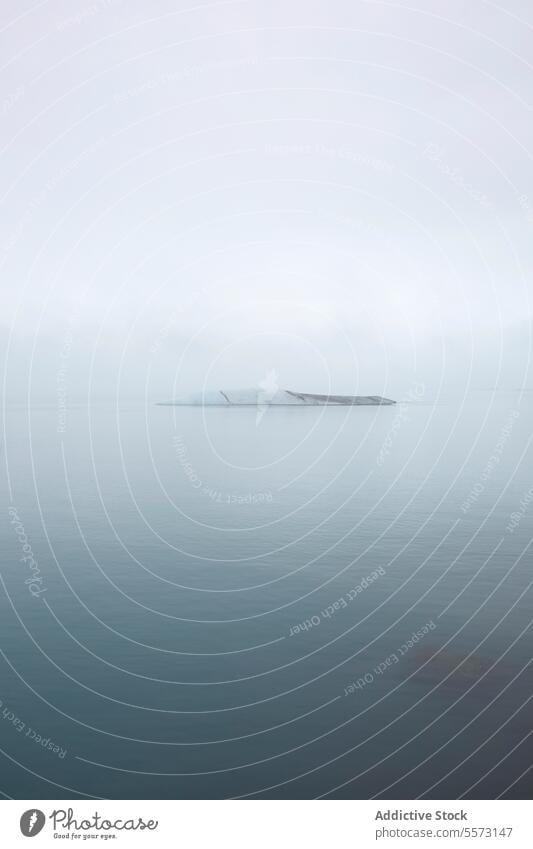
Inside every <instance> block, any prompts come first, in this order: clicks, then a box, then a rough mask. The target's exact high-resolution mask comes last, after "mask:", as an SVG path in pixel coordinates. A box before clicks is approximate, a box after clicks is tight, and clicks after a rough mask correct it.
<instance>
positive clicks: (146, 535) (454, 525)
mask: <svg viewBox="0 0 533 849" xmlns="http://www.w3.org/2000/svg"><path fill="white" fill-rule="evenodd" d="M399 400H401V399H399ZM532 412H533V403H532V396H531V394H527V393H523V394H520V393H518V392H516V393H513V392H501V393H497V392H478V393H472V394H471V395H469V396H468V397H466V398H459V399H455V400H450V401H449V402H443V401H441V402H439V403H436V402H432V401H431V400H427V399H426V398H425V397H424V396H423V394H420V396H417V397H415V398H414V400H410V401H409V402H406V403H401V404H398V405H396V406H395V407H358V408H349V407H348V408H345V407H342V408H307V409H305V408H303V409H302V408H294V409H292V408H270V409H266V410H263V411H258V410H256V409H254V408H228V409H224V408H212V409H201V408H183V407H180V408H173V407H158V406H155V404H152V403H150V404H135V403H121V404H119V405H117V404H115V403H109V404H107V403H92V404H90V405H84V404H79V405H77V406H76V405H70V406H69V408H68V411H67V412H66V413H65V411H64V410H63V411H61V410H58V409H56V408H55V407H54V406H53V405H50V406H46V405H42V406H31V407H29V408H26V407H24V406H11V407H8V408H7V411H6V413H5V423H4V425H5V426H4V449H5V456H6V458H7V460H6V465H5V469H6V475H5V483H4V485H3V486H4V496H5V509H4V510H3V511H2V512H3V517H4V521H3V522H2V526H1V527H2V530H1V533H2V540H1V543H2V552H3V557H2V567H1V579H2V586H0V649H1V655H0V670H1V677H0V702H1V704H0V719H1V721H0V748H1V752H0V758H1V762H2V776H3V779H2V781H1V782H0V790H1V791H3V793H4V795H6V796H11V797H14V798H41V799H44V798H74V799H75V798H90V797H96V798H125V799H128V798H162V799H166V798H169V799H173V798H176V799H177V798H229V797H232V798H233V797H246V798H290V799H298V798H301V799H307V798H315V797H325V798H338V799H341V798H371V797H377V798H405V799H409V798H417V797H422V798H437V799H446V798H449V799H452V798H459V797H465V798H495V797H497V796H500V795H501V796H503V797H506V798H529V797H530V795H531V790H532V781H533V777H532V773H531V772H528V769H527V767H528V765H530V764H531V737H530V736H529V735H530V734H531V731H532V729H533V722H532V710H531V703H530V701H529V700H530V698H531V693H532V683H533V682H532V674H531V666H530V663H531V658H532V648H531V647H532V635H531V628H530V626H531V619H532V612H533V595H532V592H531V581H532V578H533V575H532V569H531V562H532V561H531V540H532V521H533V501H532V494H533V489H532V484H533V480H532V473H531V448H530V440H531V433H532V430H531V422H532V416H531V414H532ZM530 502H531V503H530Z"/></svg>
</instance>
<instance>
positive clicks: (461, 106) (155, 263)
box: [0, 0, 533, 401]
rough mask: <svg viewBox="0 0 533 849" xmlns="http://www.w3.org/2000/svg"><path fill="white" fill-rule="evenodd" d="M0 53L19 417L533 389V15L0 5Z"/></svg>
mask: <svg viewBox="0 0 533 849" xmlns="http://www.w3.org/2000/svg"><path fill="white" fill-rule="evenodd" d="M0 39H1V48H2V73H1V75H0V86H1V90H0V114H1V116H2V122H1V125H2V148H3V153H2V160H1V162H2V167H1V173H0V179H1V192H0V197H1V203H0V210H1V213H0V214H1V240H2V241H1V245H0V262H1V263H2V312H1V314H0V333H1V339H0V341H1V343H2V348H3V350H4V352H5V351H8V354H9V356H8V358H7V382H6V393H7V395H8V397H11V396H17V397H19V396H23V395H25V394H27V393H28V392H29V394H30V395H31V397H34V398H39V399H47V398H50V399H51V400H52V401H53V400H54V399H55V392H56V386H57V380H58V373H61V374H62V379H64V380H65V381H66V384H67V386H68V391H69V393H70V396H71V397H72V398H75V397H78V396H79V397H83V396H84V395H87V392H88V391H90V392H91V393H93V394H94V395H95V396H96V395H98V396H99V395H101V396H102V397H107V396H114V395H115V394H116V393H117V392H119V393H124V396H125V397H131V396H135V395H139V396H142V395H144V393H145V392H147V393H148V395H149V397H150V398H162V399H165V398H168V397H170V396H171V395H172V393H173V392H177V391H181V390H190V389H198V388H201V387H202V386H203V385H206V386H209V387H213V388H215V387H217V386H236V387H238V386H247V385H254V384H257V383H258V382H259V381H261V380H262V379H264V377H265V374H266V373H268V371H269V370H272V369H274V370H275V371H276V373H277V376H278V380H279V383H280V385H281V386H286V387H287V388H293V389H296V390H302V391H324V390H327V389H328V388H329V387H331V388H332V390H334V391H337V392H342V391H355V392H357V391H360V392H361V393H364V394H366V393H372V394H383V395H388V396H391V397H399V396H400V395H401V394H402V393H405V392H408V391H409V388H410V387H412V386H413V385H414V384H415V383H416V382H423V383H424V384H425V385H426V387H427V388H428V393H429V394H430V395H432V396H436V395H438V394H439V392H440V391H441V390H443V389H444V388H446V389H447V390H450V389H451V388H455V389H457V390H458V391H459V392H463V391H464V390H465V389H466V388H467V387H470V388H492V387H494V386H501V387H504V388H517V387H520V386H522V385H527V386H529V387H530V388H531V385H532V383H531V377H530V366H529V356H530V351H531V327H532V324H531V315H532V305H531V280H532V271H533V239H532V235H533V168H532V156H531V151H532V127H533V120H532V118H533V116H532V105H533V104H532V92H533V68H532V64H531V63H533V8H532V6H531V4H530V3H527V2H525V1H524V2H522V0H508V2H506V3H505V4H497V3H493V2H477V0H472V2H468V3H465V2H464V0H463V2H454V0H446V2H444V0H423V2H422V0H418V2H410V3H398V2H378V0H366V1H365V0H328V2H324V0H321V2H312V0H311V1H310V0H284V2H277V0H268V2H267V1H266V0H262V2H259V0H253V1H252V0H243V2H233V0H231V2H218V3H205V2H204V3H200V2H195V0H189V2H181V0H178V2H170V0H168V2H163V0H150V2H148V0H128V2H126V0H95V2H92V0H84V2H79V3H72V2H68V1H67V0H50V2H40V3H32V4H30V3H29V2H27V0H22V2H21V0H16V2H15V0H4V2H3V4H2V31H1V34H0ZM30 369H31V373H30Z"/></svg>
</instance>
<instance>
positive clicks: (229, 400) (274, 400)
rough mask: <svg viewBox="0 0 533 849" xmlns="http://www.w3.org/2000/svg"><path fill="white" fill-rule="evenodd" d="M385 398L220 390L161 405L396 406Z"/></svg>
mask: <svg viewBox="0 0 533 849" xmlns="http://www.w3.org/2000/svg"><path fill="white" fill-rule="evenodd" d="M395 403H396V401H391V399H390V398H382V397H381V395H318V394H316V393H313V392H292V391H291V390H289V389H277V390H275V391H265V390H264V389H262V388H261V387H257V388H252V389H217V390H212V391H205V392H192V393H190V394H188V395H178V396H177V397H176V398H174V400H172V401H159V402H158V405H159V406H163V407H166V406H170V407H261V406H268V407H358V406H370V405H383V404H395Z"/></svg>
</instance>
